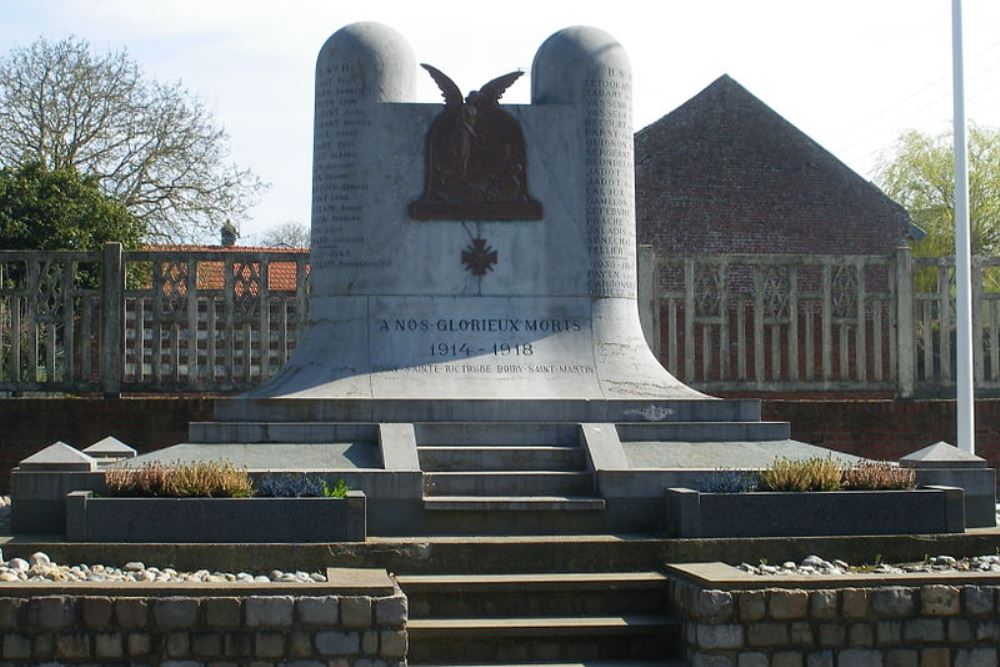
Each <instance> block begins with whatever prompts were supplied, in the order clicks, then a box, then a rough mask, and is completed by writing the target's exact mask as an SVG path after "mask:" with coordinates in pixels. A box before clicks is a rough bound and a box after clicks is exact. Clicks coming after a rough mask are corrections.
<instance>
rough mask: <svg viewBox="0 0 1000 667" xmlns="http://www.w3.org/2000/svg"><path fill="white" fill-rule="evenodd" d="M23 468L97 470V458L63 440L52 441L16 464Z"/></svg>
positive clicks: (23, 469)
mask: <svg viewBox="0 0 1000 667" xmlns="http://www.w3.org/2000/svg"><path fill="white" fill-rule="evenodd" d="M18 468H19V469H20V470H22V471H25V470H60V471H61V470H84V471H94V470H97V459H95V458H94V457H92V456H88V455H87V454H84V453H83V452H81V451H80V450H79V449H76V448H75V447H70V446H69V445H67V444H66V443H65V442H58V441H57V442H54V443H52V444H51V445H49V446H48V447H46V448H45V449H43V450H41V451H38V452H35V453H34V454H32V455H31V456H29V457H28V458H26V459H24V460H23V461H21V462H20V463H19V464H18Z"/></svg>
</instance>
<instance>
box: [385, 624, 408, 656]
mask: <svg viewBox="0 0 1000 667" xmlns="http://www.w3.org/2000/svg"><path fill="white" fill-rule="evenodd" d="M379 655H381V656H382V657H383V658H404V657H406V633H405V632H403V631H402V630H383V631H382V632H380V633H379Z"/></svg>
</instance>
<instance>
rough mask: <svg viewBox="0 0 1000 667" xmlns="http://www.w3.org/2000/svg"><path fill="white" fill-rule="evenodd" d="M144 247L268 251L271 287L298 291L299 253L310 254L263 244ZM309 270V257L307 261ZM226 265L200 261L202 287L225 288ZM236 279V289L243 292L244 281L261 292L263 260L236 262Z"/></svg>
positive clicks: (206, 288) (185, 250) (243, 251)
mask: <svg viewBox="0 0 1000 667" xmlns="http://www.w3.org/2000/svg"><path fill="white" fill-rule="evenodd" d="M143 250H152V251H162V252H216V253H218V252H224V253H232V254H236V255H238V254H247V253H267V254H268V255H271V260H270V261H269V262H268V281H267V287H268V289H269V290H271V291H272V292H276V291H287V292H294V291H295V288H296V270H297V269H296V263H295V257H294V256H296V255H305V256H306V257H307V258H308V256H309V250H308V249H307V248H283V247H282V248H272V247H263V246H202V245H147V246H144V247H143ZM285 254H287V255H290V257H289V258H288V261H281V260H275V259H274V255H285ZM306 267H307V270H308V261H307V262H306ZM224 269H225V265H224V263H223V262H221V261H212V260H206V261H201V262H198V289H199V290H210V289H222V288H223V287H225V273H224ZM232 270H233V271H234V272H235V277H236V282H235V286H234V291H235V292H236V293H237V294H239V293H241V291H242V289H243V285H248V286H249V288H250V292H251V293H252V294H256V293H257V287H256V282H257V276H258V275H259V273H260V263H259V262H253V261H250V262H246V263H244V262H242V261H240V262H234V263H233V267H232Z"/></svg>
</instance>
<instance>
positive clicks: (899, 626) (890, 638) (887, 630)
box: [875, 621, 903, 646]
mask: <svg viewBox="0 0 1000 667" xmlns="http://www.w3.org/2000/svg"><path fill="white" fill-rule="evenodd" d="M875 641H876V642H877V643H878V645H879V646H899V645H900V644H901V643H902V641H903V622H902V621H879V622H878V624H877V625H876V626H875Z"/></svg>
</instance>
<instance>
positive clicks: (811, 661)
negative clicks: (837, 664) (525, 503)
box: [806, 651, 833, 667]
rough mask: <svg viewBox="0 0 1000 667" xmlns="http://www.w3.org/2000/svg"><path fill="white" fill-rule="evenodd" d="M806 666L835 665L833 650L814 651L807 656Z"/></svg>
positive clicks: (828, 666) (824, 666) (830, 666)
mask: <svg viewBox="0 0 1000 667" xmlns="http://www.w3.org/2000/svg"><path fill="white" fill-rule="evenodd" d="M806 667H833V651H814V652H813V653H810V654H809V655H807V656H806Z"/></svg>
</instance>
